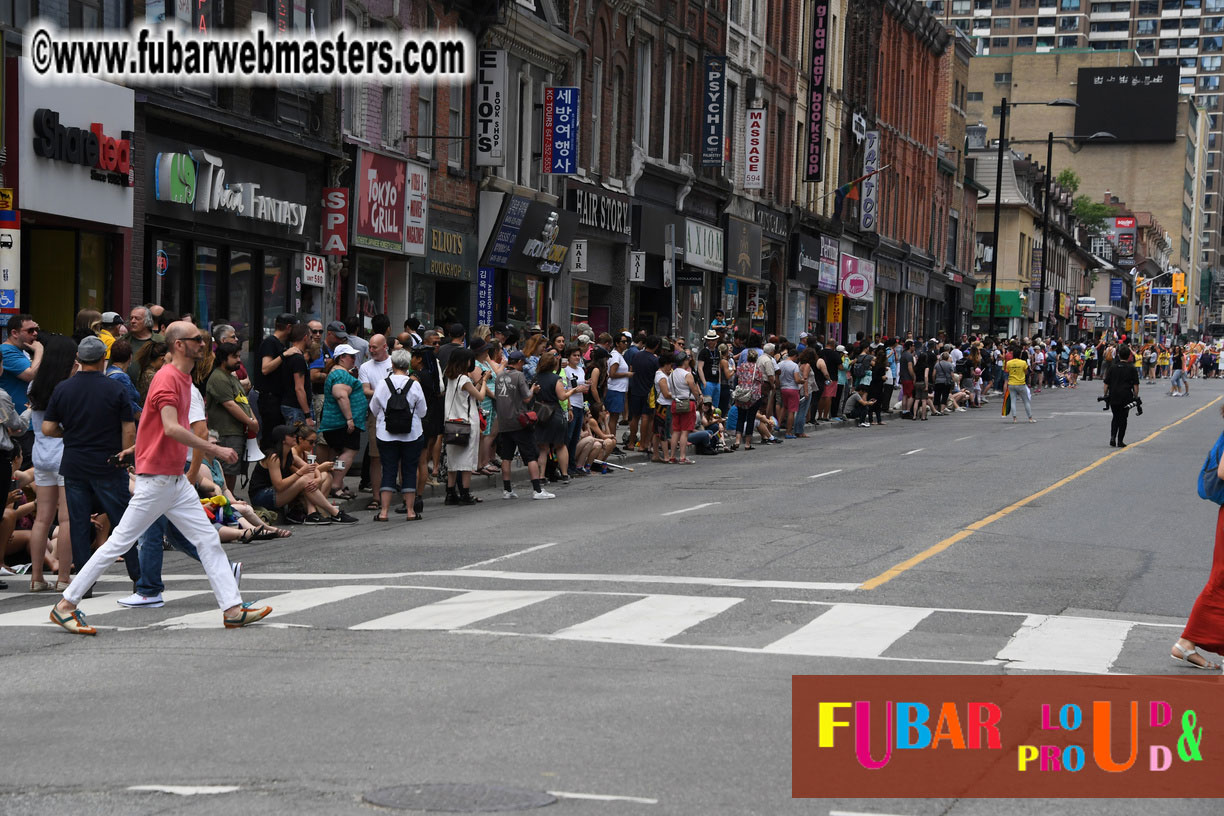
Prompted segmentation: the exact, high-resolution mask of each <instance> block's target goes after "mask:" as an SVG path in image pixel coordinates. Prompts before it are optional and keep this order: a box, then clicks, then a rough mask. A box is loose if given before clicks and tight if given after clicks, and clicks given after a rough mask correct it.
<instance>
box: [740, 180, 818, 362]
mask: <svg viewBox="0 0 1224 816" xmlns="http://www.w3.org/2000/svg"><path fill="white" fill-rule="evenodd" d="M753 214H754V217H755V218H754V220H755V221H756V224H757V226H758V227H759V228H760V230H761V277H762V278H763V279H764V280H766V281H768V282H769V285H770V290H771V291H772V292H774V293H776V297H775V298H774V301H773V302H774V304H775V308H774V310H773V311H774V312H775V315H774V318H775V319H773V320H769V321H767V322H766V327H767V328H768V329H769V331H770V333H775V332H776V333H778V334H782V335H785V336H787V337H788V338H790V339H791V340H798V337H799V335H798V333H797V332H795V331H794V330H793V328H791V327H794V326H803V325H804V324H805V323H806V319H805V318H806V317H807V297H806V293H800V292H799V291H798V290H797V288H794V287H792V286H791V285H790V284H788V282H787V279H788V278H789V276H790V266H789V265H788V256H789V249H790V244H791V241H790V216H789V215H787V214H786V213H783V212H779V211H778V210H775V209H773V208H771V207H766V206H764V205H763V204H757V205H755V208H754V210H753ZM800 331H802V329H800Z"/></svg>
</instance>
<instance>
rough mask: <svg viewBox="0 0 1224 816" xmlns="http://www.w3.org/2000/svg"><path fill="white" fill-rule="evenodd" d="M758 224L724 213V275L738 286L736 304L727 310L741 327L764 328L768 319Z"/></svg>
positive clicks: (767, 299) (767, 292)
mask: <svg viewBox="0 0 1224 816" xmlns="http://www.w3.org/2000/svg"><path fill="white" fill-rule="evenodd" d="M761 266H762V264H761V228H760V227H759V226H757V225H756V224H754V223H752V222H750V221H745V220H744V219H742V218H736V217H735V216H733V215H728V216H727V253H726V261H725V269H726V275H727V278H728V279H729V280H733V281H735V283H736V287H737V294H738V297H737V304H736V308H735V309H733V310H731V311H730V312H728V317H729V318H730V317H734V318H735V324H736V325H737V326H739V327H741V328H746V327H751V328H752V329H753V330H755V331H758V332H761V333H762V334H763V333H764V332H765V326H766V324H767V322H768V321H769V319H770V318H769V303H770V300H769V292H770V289H769V282H768V281H766V280H764V279H763V278H762V275H761Z"/></svg>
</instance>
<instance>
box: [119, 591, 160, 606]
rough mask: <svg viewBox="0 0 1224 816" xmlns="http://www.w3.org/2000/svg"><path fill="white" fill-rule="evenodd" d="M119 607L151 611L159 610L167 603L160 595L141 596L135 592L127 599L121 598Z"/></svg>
mask: <svg viewBox="0 0 1224 816" xmlns="http://www.w3.org/2000/svg"><path fill="white" fill-rule="evenodd" d="M119 605H120V606H126V607H128V608H129V609H136V608H140V607H148V608H149V609H157V608H159V607H162V606H165V605H166V602H165V601H163V600H162V596H161V595H160V594H158V595H140V594H138V593H135V592H134V593H132V594H131V595H129V596H127V597H126V598H121V599H120V600H119Z"/></svg>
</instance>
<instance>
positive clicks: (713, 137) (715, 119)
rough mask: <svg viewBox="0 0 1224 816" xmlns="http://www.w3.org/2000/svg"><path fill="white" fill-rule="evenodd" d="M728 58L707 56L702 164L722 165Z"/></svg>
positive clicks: (708, 165) (702, 125)
mask: <svg viewBox="0 0 1224 816" xmlns="http://www.w3.org/2000/svg"><path fill="white" fill-rule="evenodd" d="M726 97H727V58H726V57H716V56H707V57H706V58H705V105H704V112H705V118H704V119H702V121H701V166H702V167H722V165H723V137H724V130H723V128H724V127H725V126H726V125H725V123H726V116H725V114H726Z"/></svg>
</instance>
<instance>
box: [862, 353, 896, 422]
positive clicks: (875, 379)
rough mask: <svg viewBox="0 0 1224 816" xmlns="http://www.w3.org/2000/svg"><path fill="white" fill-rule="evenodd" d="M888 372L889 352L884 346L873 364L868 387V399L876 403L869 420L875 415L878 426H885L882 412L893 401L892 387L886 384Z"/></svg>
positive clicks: (869, 414)
mask: <svg viewBox="0 0 1224 816" xmlns="http://www.w3.org/2000/svg"><path fill="white" fill-rule="evenodd" d="M887 371H888V350H887V349H885V348H884V346H878V347H877V348H876V355H875V359H874V360H872V362H871V385H869V386H867V399H869V400H874V401H875V402H874V404H873V405H872V406H871V411H870V412H869V413H868V420H870V418H871V414H872V413H874V414H875V424H876V425H883V424H884V420H883V418H882V414H881V411H882V410H883V408H884V406H886V405H888V402H889V400H891V399H892V386H891V385H885V384H884V376H885V372H887Z"/></svg>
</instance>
